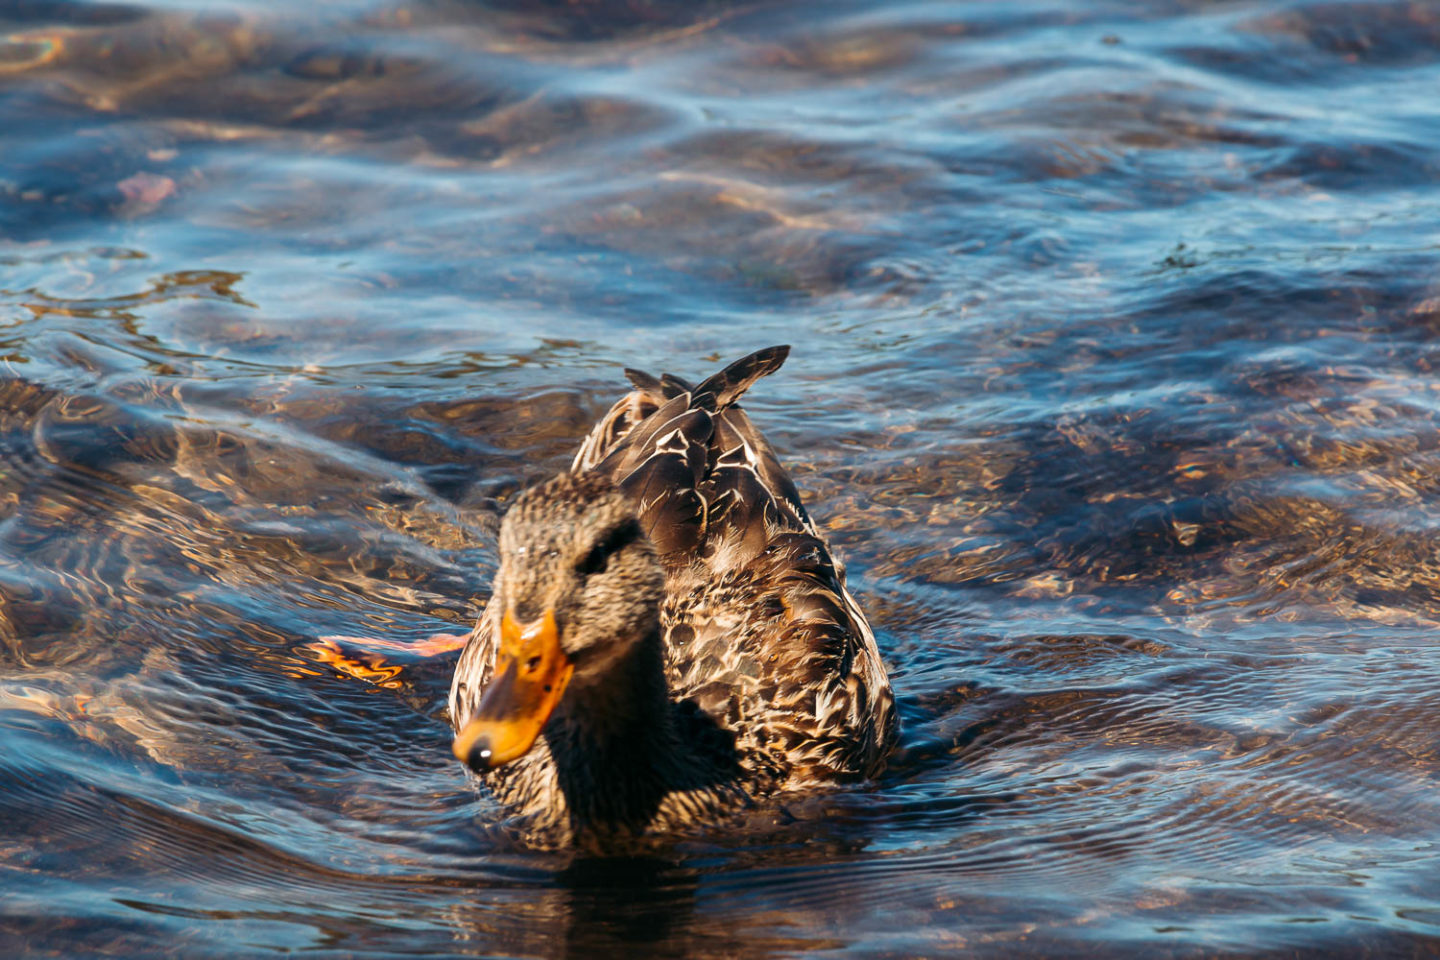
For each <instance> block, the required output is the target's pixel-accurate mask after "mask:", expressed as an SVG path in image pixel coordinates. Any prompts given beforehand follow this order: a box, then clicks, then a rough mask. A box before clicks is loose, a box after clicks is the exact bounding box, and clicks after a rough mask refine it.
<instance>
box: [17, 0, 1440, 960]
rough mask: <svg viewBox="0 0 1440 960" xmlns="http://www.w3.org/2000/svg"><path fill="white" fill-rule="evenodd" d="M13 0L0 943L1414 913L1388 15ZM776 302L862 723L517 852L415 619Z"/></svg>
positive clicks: (179, 946)
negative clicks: (879, 738) (715, 823)
mask: <svg viewBox="0 0 1440 960" xmlns="http://www.w3.org/2000/svg"><path fill="white" fill-rule="evenodd" d="M0 37H3V39H0V358H3V359H0V365H3V370H0V374H3V382H0V731H3V732H0V737H3V743H4V750H3V751H0V953H4V954H7V955H14V954H17V953H23V952H25V951H27V950H29V951H33V952H35V953H42V952H54V953H58V954H60V955H66V956H89V955H102V954H103V955H117V956H128V957H140V956H162V955H163V956H187V957H203V956H234V955H243V956H267V955H272V954H277V953H290V952H300V951H303V952H305V953H306V954H307V955H311V956H321V957H323V956H401V955H404V956H415V955H427V954H430V955H449V956H464V955H477V956H479V955H483V956H524V957H557V956H562V955H567V954H569V955H574V956H592V955H596V954H601V953H605V952H610V953H619V954H624V955H628V956H681V955H695V956H706V955H714V956H726V957H729V956H737V955H744V956H798V955H802V954H805V955H808V954H848V955H854V956H911V955H917V954H924V955H931V956H935V955H953V954H958V953H960V952H965V953H966V954H969V955H974V956H977V957H984V956H996V957H998V956H1006V957H1009V956H1027V955H1029V956H1073V955H1087V956H1089V955H1097V954H1099V955H1106V954H1122V953H1123V954H1125V955H1139V956H1185V957H1188V956H1199V955H1205V956H1212V955H1217V954H1246V955H1256V956H1281V955H1283V956H1290V955H1293V954H1294V953H1296V952H1302V953H1305V954H1307V955H1315V954H1326V953H1330V954H1333V955H1335V956H1347V957H1348V956H1355V955H1360V954H1367V953H1368V954H1370V955H1376V956H1406V955H1426V956H1429V955H1433V954H1434V953H1435V952H1437V950H1440V888H1437V886H1436V884H1435V882H1434V877H1435V876H1436V871H1437V867H1440V863H1437V861H1440V847H1437V843H1440V800H1437V799H1436V798H1437V792H1436V789H1435V788H1436V780H1437V775H1440V741H1437V738H1436V733H1435V730H1436V725H1435V717H1436V715H1437V710H1440V684H1437V680H1436V677H1437V673H1440V640H1437V627H1440V551H1437V547H1436V537H1435V532H1436V529H1437V526H1440V483H1437V481H1436V479H1435V478H1436V477H1437V476H1440V429H1437V427H1440V393H1437V390H1440V380H1437V379H1436V375H1435V368H1436V366H1437V365H1440V256H1437V248H1440V227H1437V226H1436V225H1437V224H1440V188H1437V186H1436V183H1437V174H1440V162H1437V160H1436V157H1437V156H1440V107H1437V103H1440V101H1437V99H1436V96H1435V91H1436V89H1437V84H1440V7H1437V6H1436V5H1434V4H1428V3H1404V2H1390V3H1345V2H1292V3H1283V4H1282V3H1215V4H1199V3H1190V2H1180V3H1171V4H1163V3H1126V2H1109V3H1105V2H1095V3H1088V4H1083V5H1081V4H1070V3H1058V2H1057V3H1030V4H1021V5H1015V4H1008V3H1005V4H1000V3H993V4H992V3H965V4H926V3H913V4H906V5H897V4H890V3H879V2H870V3H862V2H856V3H846V2H837V3H828V4H822V5H811V4H787V3H769V2H762V3H755V4H734V3H725V2H710V3H704V4H680V3H669V2H660V0H628V2H627V0H598V2H593V3H583V4H582V3H560V2H555V3H548V4H541V5H532V4H525V3H495V4H491V5H482V4H479V3H472V2H465V3H462V2H456V0H434V2H414V3H408V4H407V3H403V2H393V0H376V2H369V0H346V2H340V3H331V4H283V3H267V2H262V0H254V2H251V3H248V4H241V3H230V4H222V3H219V2H218V0H155V2H153V3H150V4H148V5H144V4H125V5H119V4H97V3H83V2H78V0H12V2H9V3H4V4H0ZM781 342H788V343H792V344H793V345H794V352H793V354H792V357H791V359H790V361H789V363H788V364H787V366H786V367H785V369H784V370H783V371H781V373H780V374H778V375H777V376H775V377H771V378H769V379H767V380H766V381H764V382H763V383H761V384H760V385H758V386H757V387H756V389H755V390H754V392H753V394H752V398H753V399H751V400H749V401H747V404H748V407H749V409H750V411H751V414H752V416H753V418H754V419H755V420H756V422H757V423H758V424H759V425H760V426H761V428H762V429H763V430H765V431H766V432H767V433H768V435H769V436H770V438H771V439H772V441H773V442H774V443H775V445H776V446H777V447H778V449H779V450H780V452H781V454H782V456H783V458H784V459H785V460H786V462H787V463H788V464H790V466H791V467H792V469H793V472H794V474H795V476H796V479H797V481H798V483H799V485H800V487H801V489H802V490H803V491H804V493H805V495H806V496H807V498H808V500H809V502H810V504H811V507H812V512H813V513H814V514H815V516H816V517H817V518H819V519H820V521H821V523H822V526H824V527H825V528H826V529H827V530H828V532H829V535H830V537H831V538H832V540H833V541H834V543H835V545H836V546H837V548H838V549H839V551H840V552H841V553H842V555H843V556H844V557H845V558H846V560H847V562H848V564H849V566H850V569H851V578H852V579H851V582H852V586H853V587H854V588H855V589H856V592H857V593H858V594H859V596H860V597H861V600H862V602H863V603H864V604H865V606H866V607H867V609H868V610H869V611H870V615H871V620H872V622H873V623H874V624H875V626H876V628H877V632H878V633H879V636H880V643H881V648H882V651H883V653H884V656H885V658H886V661H887V663H888V665H889V667H890V669H891V671H892V674H893V679H894V683H895V687H896V690H897V693H898V694H899V697H900V707H901V711H902V716H903V723H904V737H903V743H902V745H901V748H900V751H899V752H898V754H897V756H896V758H895V760H894V763H893V764H892V767H891V770H890V771H889V772H888V773H887V775H886V776H885V777H884V778H883V779H882V780H880V781H879V782H876V783H873V784H868V785H864V786H860V787H854V788H847V789H844V790H839V791H836V792H834V793H830V794H826V795H822V796H818V797H813V798H808V799H804V800H800V801H797V802H795V803H793V804H790V805H789V806H788V807H787V809H786V810H785V811H784V812H783V814H781V815H775V816H772V817H771V822H768V823H762V824H756V825H754V826H753V827H752V828H751V829H750V830H749V831H748V832H746V833H744V834H743V835H738V836H707V837H700V838H694V839H691V840H689V841H686V842H684V843H681V844H679V845H678V846H677V847H676V848H675V850H674V851H673V852H672V853H669V854H667V855H665V856H662V857H658V858H657V859H655V860H653V861H644V860H634V861H620V862H596V861H585V860H579V861H574V860H572V859H570V858H567V857H565V856H563V855H553V854H536V853H530V852H526V851H524V850H518V849H513V848H508V847H506V846H504V845H503V844H502V843H500V842H499V841H497V840H496V839H495V838H494V836H493V835H492V834H491V833H490V832H488V831H487V830H486V829H485V824H486V823H487V822H489V821H490V820H493V819H494V816H495V810H494V808H493V806H492V805H491V804H490V802H489V801H488V800H487V799H486V798H485V797H484V796H481V795H478V794H477V793H475V792H474V791H473V790H472V788H471V787H470V786H469V785H468V784H467V782H466V780H465V778H464V777H463V776H462V775H461V772H460V770H459V769H458V766H457V765H456V764H455V763H454V761H453V760H452V759H451V757H450V755H449V749H448V727H447V724H446V722H445V719H444V717H443V713H442V711H443V698H444V694H445V691H446V689H447V686H448V681H449V674H450V671H451V668H452V664H453V659H454V654H453V653H452V654H448V655H442V654H437V655H430V648H427V647H424V646H423V645H420V641H422V640H423V639H424V638H426V637H429V636H430V635H432V634H435V633H437V632H454V631H457V630H463V629H464V626H465V624H466V623H467V621H469V620H470V619H471V618H473V616H474V615H475V613H476V611H477V610H478V609H479V607H480V605H481V604H482V603H483V601H484V598H485V597H486V596H487V595H488V589H489V582H490V578H491V576H492V574H493V572H494V568H495V562H496V557H495V552H494V532H495V527H496V521H497V517H498V515H499V511H500V510H501V509H502V508H503V504H504V503H505V502H506V501H507V500H508V499H509V498H510V497H511V496H512V495H513V494H514V493H515V492H516V491H517V490H519V489H520V488H522V487H523V486H524V485H526V484H528V483H531V482H533V481H535V480H537V479H539V478H541V477H543V476H545V475H547V474H548V473H550V472H552V471H555V470H557V469H559V468H560V467H561V466H562V465H563V464H565V463H566V462H567V461H568V458H569V456H570V454H571V453H572V452H573V449H574V446H575V445H576V444H577V442H578V441H579V438H580V437H581V436H583V434H584V432H585V431H586V429H587V428H588V426H589V424H590V422H591V421H592V420H593V419H594V418H595V417H597V416H598V415H599V414H600V412H601V411H603V410H604V409H605V407H606V406H607V405H608V403H609V402H610V401H611V400H612V399H613V398H614V397H615V396H616V395H618V392H619V391H620V390H621V389H623V386H624V385H623V381H622V379H621V377H620V375H619V368H620V367H621V366H623V365H632V366H637V367H641V368H646V369H652V370H654V371H656V372H659V371H662V370H670V371H674V372H675V373H678V374H680V375H682V376H687V377H691V376H697V375H703V374H706V373H708V372H710V371H712V370H713V369H715V368H716V367H717V366H718V365H719V364H720V363H722V362H724V361H728V360H730V359H733V358H735V357H737V356H739V355H741V354H742V353H745V352H748V351H749V350H751V349H754V348H758V347H761V346H765V345H768V344H772V343H781ZM332 634H342V635H351V636H370V637H374V638H379V639H386V640H389V641H392V642H393V643H394V644H397V645H398V647H395V648H389V649H387V648H368V649H366V648H359V647H353V646H345V645H343V644H333V643H332V644H331V645H329V646H327V645H326V644H325V643H324V642H323V641H321V640H320V638H322V637H325V636H328V635H332ZM412 644H414V646H412Z"/></svg>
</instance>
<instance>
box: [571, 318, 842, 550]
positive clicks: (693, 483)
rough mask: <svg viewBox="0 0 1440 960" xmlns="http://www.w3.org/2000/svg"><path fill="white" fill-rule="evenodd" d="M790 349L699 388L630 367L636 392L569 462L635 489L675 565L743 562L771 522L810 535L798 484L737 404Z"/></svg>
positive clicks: (735, 366)
mask: <svg viewBox="0 0 1440 960" xmlns="http://www.w3.org/2000/svg"><path fill="white" fill-rule="evenodd" d="M789 352H790V348H789V347H788V346H778V347H769V348H767V349H764V350H759V351H757V352H755V353H752V354H750V355H749V356H747V357H743V358H741V359H740V360H737V361H735V362H734V363H732V364H730V365H729V366H728V367H726V368H725V369H724V370H721V371H720V372H719V373H717V374H715V375H714V376H712V377H709V378H707V379H705V380H703V381H701V382H700V383H699V384H698V385H696V386H691V385H690V384H688V383H686V382H685V381H683V380H681V379H679V378H678V377H673V376H670V375H669V374H667V375H665V376H664V377H660V378H656V377H653V376H651V375H649V374H647V373H642V372H640V371H636V370H627V371H625V373H626V376H627V377H629V379H630V382H631V383H632V384H634V385H635V390H634V391H633V392H631V393H629V394H627V395H626V396H624V397H622V398H621V399H620V400H619V401H617V402H616V403H615V405H614V406H612V407H611V408H610V410H609V412H607V413H606V414H605V416H604V417H602V418H601V420H600V422H599V423H598V424H597V425H596V426H595V428H594V429H593V430H592V431H591V432H590V435H589V436H588V437H586V439H585V442H584V443H583V444H582V445H581V448H580V452H579V453H578V454H577V455H576V457H575V462H574V464H573V465H572V468H571V469H573V470H575V471H584V470H596V471H600V472H602V473H605V474H607V475H608V476H609V477H610V478H611V479H612V480H614V481H615V483H616V484H617V485H619V486H620V487H621V488H622V489H624V490H626V491H627V492H628V493H630V494H631V496H633V497H634V498H635V501H636V504H637V505H638V507H639V513H640V522H641V526H642V527H643V528H644V529H645V530H646V532H647V533H648V534H649V535H650V538H651V539H652V540H653V541H654V542H655V545H656V548H657V549H658V550H659V551H660V553H661V555H662V556H664V557H665V558H666V560H667V562H668V563H670V564H671V565H676V564H680V563H686V562H689V560H690V559H692V558H693V557H694V556H695V555H697V554H698V555H705V556H708V557H712V558H714V560H715V562H717V563H718V564H719V565H720V566H724V567H729V566H732V565H734V564H736V563H739V562H743V560H745V559H746V558H747V557H749V556H751V555H753V554H754V553H756V552H758V551H760V550H763V549H764V548H765V541H766V539H767V538H768V531H769V529H770V528H772V527H777V528H780V529H803V530H808V531H810V532H812V533H813V532H814V528H813V527H812V526H811V525H810V521H809V518H808V516H807V515H806V513H805V508H804V506H803V505H802V504H801V502H800V496H799V494H798V493H797V492H796V490H795V485H794V484H793V483H792V482H791V480H790V478H789V476H788V475H787V474H786V473H785V470H784V468H782V467H781V466H780V462H779V460H778V459H777V458H776V456H775V452H774V451H773V450H772V449H771V448H770V445H769V444H768V443H767V442H766V441H765V438H764V437H762V436H761V435H760V432H759V431H758V430H756V429H755V427H754V425H753V424H752V423H751V422H750V418H749V417H747V416H746V415H745V411H744V410H742V409H741V408H740V406H739V404H738V403H737V401H738V400H739V399H740V397H741V396H742V395H744V393H745V391H746V390H748V389H749V388H750V386H751V385H752V384H753V383H754V382H755V381H756V380H758V379H760V378H761V377H763V376H765V375H767V374H769V373H773V372H774V371H776V370H778V369H780V365H781V364H782V363H784V362H785V357H786V356H787V355H788V354H789Z"/></svg>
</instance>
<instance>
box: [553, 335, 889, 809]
mask: <svg viewBox="0 0 1440 960" xmlns="http://www.w3.org/2000/svg"><path fill="white" fill-rule="evenodd" d="M788 353H789V348H788V347H783V346H782V347H771V348H769V349H766V350H761V351H758V352H756V353H753V354H751V355H750V356H748V357H744V358H743V359H741V360H738V361H736V362H735V363H732V364H731V365H730V366H728V367H726V368H725V369H724V370H721V371H720V372H719V373H717V374H715V375H714V376H712V377H709V378H708V379H706V380H704V381H702V382H700V383H699V384H698V385H695V386H693V387H692V386H690V385H688V384H686V383H685V382H684V381H681V380H679V379H678V378H675V377H670V376H666V377H661V378H658V379H657V378H655V377H651V376H649V375H648V374H640V373H636V372H634V371H627V375H628V376H629V378H630V381H631V383H632V384H634V385H635V387H636V389H635V391H634V392H633V393H631V394H629V395H628V396H626V397H624V398H622V399H621V400H620V401H619V402H617V403H616V404H615V405H614V406H613V407H612V408H611V410H610V412H609V413H608V414H607V415H606V417H605V418H604V419H603V420H602V421H601V422H600V424H599V425H598V426H597V427H596V429H595V430H594V431H593V432H592V433H591V435H590V437H589V438H587V440H586V444H585V447H584V448H582V455H581V456H580V457H577V458H576V464H575V469H577V470H585V469H591V470H598V471H603V472H605V473H607V474H608V475H609V476H610V477H611V478H612V479H613V480H614V481H615V482H616V483H617V484H618V485H619V486H620V487H621V488H622V489H624V490H626V491H628V492H630V494H631V495H632V496H633V497H634V498H635V500H636V503H637V505H638V508H639V514H640V520H641V525H642V527H644V528H645V529H646V531H647V532H648V533H649V535H650V538H651V539H652V540H653V541H654V543H655V545H656V548H657V549H658V550H659V551H660V553H661V555H662V557H663V558H664V559H665V562H666V565H667V568H668V569H669V570H670V573H671V576H672V577H673V578H674V582H675V585H676V587H677V589H675V590H673V591H672V597H671V600H670V601H669V602H668V604H667V610H666V612H665V620H666V623H667V630H668V633H669V637H668V640H669V642H668V644H667V646H668V648H669V656H670V672H671V681H672V685H673V687H672V689H673V690H674V692H675V693H676V694H677V695H678V696H680V697H683V698H688V699H690V700H692V701H693V702H694V703H695V704H696V705H697V706H699V707H701V708H702V709H703V710H704V711H705V712H706V713H708V714H710V715H711V716H712V717H715V718H716V719H722V718H723V719H724V721H725V723H726V725H727V726H728V727H729V728H730V729H732V730H741V731H745V736H746V737H752V736H753V737H754V738H755V742H752V743H751V744H749V749H751V750H753V751H754V752H755V754H756V756H758V757H759V758H760V760H759V761H758V762H760V763H762V764H764V765H767V766H772V767H773V769H774V771H775V772H776V773H777V774H780V773H781V771H788V772H787V773H785V774H783V775H786V776H791V777H800V778H802V779H803V778H805V776H806V772H807V771H808V772H809V773H811V774H813V776H814V778H815V779H816V780H824V779H828V778H831V777H833V776H835V775H836V774H840V773H845V772H850V773H867V774H868V773H874V772H875V771H876V770H878V769H879V767H880V766H881V765H882V764H883V760H884V754H885V752H886V750H887V748H888V746H889V744H890V743H891V741H892V740H893V737H894V734H895V717H894V703H893V696H892V694H891V691H890V684H889V681H888V679H887V678H886V674H885V669H884V667H883V665H882V664H881V661H880V655H879V651H878V649H877V648H876V644H875V638H874V634H873V633H872V632H871V630H870V625H869V624H868V623H867V622H866V620H865V616H864V614H863V613H861V611H860V608H859V606H858V605H857V604H856V602H855V600H854V598H853V597H852V596H851V595H850V592H849V590H847V589H846V586H845V571H844V567H843V566H842V565H841V564H840V563H839V561H838V560H836V559H835V558H834V557H833V556H832V555H831V552H830V548H829V545H828V544H827V543H826V542H825V539H824V537H822V536H821V535H820V533H819V531H818V530H817V529H816V528H815V526H814V524H813V523H812V522H811V520H810V517H809V515H808V514H807V513H806V511H805V507H804V504H802V503H801V501H800V494H799V492H798V491H797V490H796V488H795V484H794V483H793V481H791V479H790V476H789V474H788V473H787V472H786V471H785V469H784V467H782V466H781V465H780V461H779V459H778V458H777V457H776V455H775V451H774V450H773V449H772V448H771V446H770V444H769V443H768V442H767V441H766V440H765V438H764V437H763V436H762V435H761V434H760V431H759V430H757V429H756V428H755V425H754V424H753V423H751V421H750V418H749V417H748V416H746V414H745V411H744V410H742V409H741V408H740V406H739V404H738V403H737V401H738V400H739V399H740V397H741V396H742V395H743V394H744V393H745V391H746V390H747V389H749V387H750V386H751V385H752V384H754V383H755V381H756V380H758V379H759V378H761V377H763V376H765V375H766V374H769V373H773V372H774V371H775V370H778V369H779V368H780V365H781V364H782V363H783V362H784V360H785V357H786V355H787V354H788ZM760 741H763V743H762V742H760ZM765 757H769V758H770V759H769V760H766V759H764V758H765Z"/></svg>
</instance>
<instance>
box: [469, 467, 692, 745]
mask: <svg viewBox="0 0 1440 960" xmlns="http://www.w3.org/2000/svg"><path fill="white" fill-rule="evenodd" d="M664 588H665V580H664V571H663V570H662V568H661V566H660V562H659V559H658V558H657V557H656V554H655V548H654V547H653V546H652V545H651V543H650V540H649V538H648V537H646V536H645V534H644V533H643V532H642V531H641V528H640V524H639V521H638V520H637V518H636V515H635V508H634V505H633V504H632V503H631V502H630V500H629V499H628V498H626V497H625V496H624V495H623V494H621V493H620V491H619V490H617V489H616V488H615V487H614V485H613V484H611V482H610V481H609V480H608V479H606V478H604V477H600V476H596V475H594V474H578V475H576V474H562V475H560V476H558V477H555V478H554V479H552V480H549V481H547V482H545V483H543V484H540V485H539V486H536V487H532V488H531V489H529V490H527V491H526V492H525V493H524V494H522V495H521V496H520V497H519V498H518V499H517V500H516V501H515V504H514V506H513V507H511V509H510V511H509V513H507V514H506V515H505V521H504V523H503V524H502V525H501V527H500V570H499V572H498V573H497V575H496V578H495V596H494V598H493V599H492V601H491V603H492V604H494V605H497V606H498V610H499V611H500V636H499V644H498V651H497V655H496V660H495V672H494V674H493V675H492V676H491V679H490V682H489V683H488V684H487V685H486V688H485V693H484V696H483V697H482V698H481V700H480V703H479V705H478V706H477V707H476V710H475V713H474V714H473V715H472V716H471V718H470V720H469V722H468V723H466V724H465V726H464V728H463V729H462V730H461V731H460V732H459V733H458V734H457V735H456V737H455V744H454V749H455V755H456V756H457V757H459V758H460V760H461V761H463V762H464V763H465V764H466V765H467V766H469V767H470V768H471V769H472V770H475V771H477V772H478V771H483V770H488V769H493V768H495V767H498V766H501V765H502V764H506V763H509V762H510V761H512V760H515V759H518V758H519V757H522V756H524V755H525V753H526V752H527V751H528V750H529V749H530V748H531V746H533V745H534V743H535V740H536V738H537V737H539V735H540V731H541V730H542V729H544V727H545V724H546V722H547V721H548V720H549V719H550V716H551V714H553V713H554V712H555V711H556V709H557V708H558V707H560V706H561V704H562V700H564V699H565V698H566V692H567V690H568V691H570V695H571V698H575V697H576V695H577V694H579V693H581V692H582V691H583V690H584V689H585V688H586V687H589V686H591V685H593V684H597V683H602V682H603V681H604V678H605V676H606V675H607V674H608V673H609V671H610V670H611V669H613V668H614V667H615V666H616V665H617V664H618V663H620V662H621V661H623V660H625V659H626V658H627V655H628V654H629V653H631V652H632V651H633V650H634V649H635V647H636V645H637V644H639V643H640V642H642V641H643V640H645V639H646V638H647V637H650V636H652V635H654V633H655V632H656V631H657V630H658V629H659V620H660V601H661V599H662V598H663V596H664Z"/></svg>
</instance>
